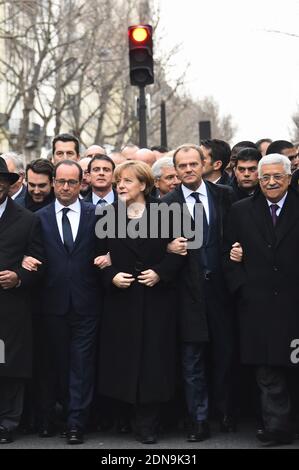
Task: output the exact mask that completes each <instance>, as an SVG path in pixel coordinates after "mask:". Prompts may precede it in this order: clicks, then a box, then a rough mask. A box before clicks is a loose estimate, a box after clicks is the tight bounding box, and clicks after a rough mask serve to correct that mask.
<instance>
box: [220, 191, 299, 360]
mask: <svg viewBox="0 0 299 470" xmlns="http://www.w3.org/2000/svg"><path fill="white" fill-rule="evenodd" d="M225 232H226V236H225V248H226V250H225V256H224V266H225V271H226V277H227V280H228V283H229V286H230V289H231V291H232V292H234V293H235V294H236V296H237V300H238V312H239V320H240V335H241V336H240V341H241V359H242V361H243V362H244V363H249V364H264V365H291V362H290V354H291V348H290V344H291V341H292V339H295V338H299V315H298V279H299V263H298V260H299V243H298V240H299V195H298V194H297V193H296V192H295V191H294V190H292V189H290V190H289V192H288V195H287V198H286V200H285V203H284V206H283V208H282V211H281V213H280V215H279V218H278V222H277V225H276V227H275V229H274V227H273V224H272V219H271V215H270V210H269V206H268V204H267V201H266V199H265V197H264V195H263V194H262V192H260V193H258V194H256V195H255V196H253V197H252V198H247V199H244V200H242V201H239V202H237V203H236V204H234V205H233V206H232V209H231V212H230V215H229V218H228V221H227V227H226V230H225ZM235 241H239V242H240V243H241V245H242V247H243V252H244V256H243V261H242V263H236V262H233V261H230V259H229V251H230V247H231V244H232V243H233V242H235Z"/></svg>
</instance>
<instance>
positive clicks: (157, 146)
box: [151, 145, 168, 153]
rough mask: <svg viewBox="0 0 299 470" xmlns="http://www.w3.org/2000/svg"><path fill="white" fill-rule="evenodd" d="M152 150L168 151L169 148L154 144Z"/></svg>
mask: <svg viewBox="0 0 299 470" xmlns="http://www.w3.org/2000/svg"><path fill="white" fill-rule="evenodd" d="M151 150H156V151H157V152H160V153H167V152H168V148H167V147H165V146H164V145H153V147H151Z"/></svg>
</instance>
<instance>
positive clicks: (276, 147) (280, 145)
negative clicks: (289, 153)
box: [266, 140, 295, 155]
mask: <svg viewBox="0 0 299 470" xmlns="http://www.w3.org/2000/svg"><path fill="white" fill-rule="evenodd" d="M294 147H295V146H294V145H293V144H292V143H291V142H288V141H287V140H274V142H272V143H271V144H270V145H269V147H268V148H267V152H266V155H270V153H282V151H283V150H285V149H292V148H294Z"/></svg>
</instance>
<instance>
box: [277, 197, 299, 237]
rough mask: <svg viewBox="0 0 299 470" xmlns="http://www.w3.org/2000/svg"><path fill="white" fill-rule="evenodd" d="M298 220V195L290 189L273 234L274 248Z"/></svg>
mask: <svg viewBox="0 0 299 470" xmlns="http://www.w3.org/2000/svg"><path fill="white" fill-rule="evenodd" d="M298 218H299V195H298V193H296V192H295V191H293V190H292V188H289V191H288V194H287V197H286V199H285V202H284V205H283V208H282V209H281V212H280V214H279V217H278V220H277V224H276V228H275V233H276V246H277V245H278V244H279V243H280V242H281V241H282V239H283V238H284V237H285V235H286V234H287V233H288V232H289V231H290V230H291V229H292V227H293V225H294V224H295V223H296V222H297V220H298Z"/></svg>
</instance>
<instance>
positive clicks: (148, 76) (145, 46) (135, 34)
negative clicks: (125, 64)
mask: <svg viewBox="0 0 299 470" xmlns="http://www.w3.org/2000/svg"><path fill="white" fill-rule="evenodd" d="M152 33H153V29H152V27H151V26H150V25H148V24H146V25H136V26H129V28H128V36H129V59H130V81H131V85H137V86H140V87H144V86H145V85H150V84H151V83H154V62H153V37H152Z"/></svg>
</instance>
